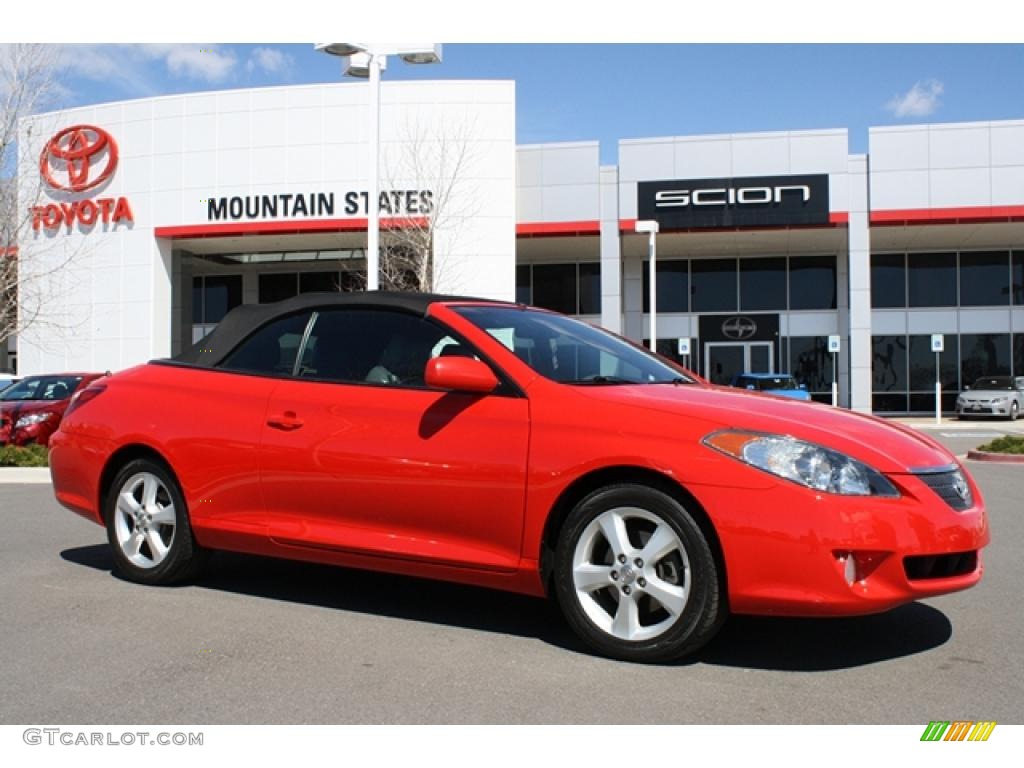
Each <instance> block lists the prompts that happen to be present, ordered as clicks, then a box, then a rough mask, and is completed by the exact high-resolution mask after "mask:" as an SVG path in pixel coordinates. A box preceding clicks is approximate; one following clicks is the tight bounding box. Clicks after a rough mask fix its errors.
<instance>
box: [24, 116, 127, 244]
mask: <svg viewBox="0 0 1024 768" xmlns="http://www.w3.org/2000/svg"><path fill="white" fill-rule="evenodd" d="M117 160H118V154H117V142H116V141H114V137H113V136H111V135H110V134H109V133H108V132H107V131H105V130H103V129H102V128H98V127H97V126H95V125H73V126H71V127H70V128H65V129H64V130H62V131H58V132H57V133H56V134H55V135H54V136H53V138H51V139H50V140H49V141H48V142H46V146H44V147H43V152H42V154H41V155H40V156H39V175H40V176H41V177H42V179H43V181H45V182H46V183H47V184H48V185H49V186H50V188H51V189H53V190H54V191H56V192H58V193H64V194H65V195H74V194H77V193H82V192H88V191H89V190H92V189H96V188H97V187H99V186H100V185H102V184H103V183H104V182H106V181H107V180H108V179H110V178H111V177H112V176H113V175H114V171H115V170H117ZM31 213H32V229H34V230H36V231H38V230H39V229H44V228H45V229H48V230H53V229H59V228H60V226H61V225H62V224H63V225H66V226H67V228H68V231H69V232H70V231H71V228H72V227H73V226H74V225H75V224H78V225H80V226H81V227H83V228H86V229H91V228H92V227H93V226H94V225H95V224H96V223H97V222H102V223H103V224H118V223H120V222H128V223H132V222H134V221H135V216H134V214H133V213H132V208H131V206H130V205H129V204H128V200H127V198H124V197H117V198H113V197H101V198H97V199H95V200H90V199H85V200H66V201H64V202H60V203H50V204H49V205H34V206H32V208H31Z"/></svg>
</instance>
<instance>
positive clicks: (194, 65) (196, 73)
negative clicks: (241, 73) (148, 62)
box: [140, 45, 238, 83]
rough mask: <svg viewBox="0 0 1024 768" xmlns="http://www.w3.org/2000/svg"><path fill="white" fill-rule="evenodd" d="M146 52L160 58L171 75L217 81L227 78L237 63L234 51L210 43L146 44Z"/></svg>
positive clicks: (144, 47)
mask: <svg viewBox="0 0 1024 768" xmlns="http://www.w3.org/2000/svg"><path fill="white" fill-rule="evenodd" d="M140 47H141V48H143V49H144V50H145V52H146V53H147V54H149V55H150V56H153V57H154V58H157V59H160V60H162V61H163V62H164V63H165V64H166V66H167V71H168V72H170V73H171V74H172V75H175V76H178V77H181V76H184V77H188V78H191V79H193V80H205V81H207V82H209V83H219V82H222V81H224V80H226V79H227V78H228V76H229V75H230V74H231V73H232V71H233V70H234V68H235V65H236V64H237V63H238V60H237V59H236V58H235V55H234V53H232V52H230V51H227V52H225V51H220V50H218V49H217V48H216V47H214V46H211V45H146V46H140Z"/></svg>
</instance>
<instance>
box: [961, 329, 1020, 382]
mask: <svg viewBox="0 0 1024 768" xmlns="http://www.w3.org/2000/svg"><path fill="white" fill-rule="evenodd" d="M960 370H961V377H962V380H963V383H964V386H968V385H972V384H974V381H975V379H978V378H980V377H981V376H1009V375H1010V334H1008V333H964V334H961V336H960Z"/></svg>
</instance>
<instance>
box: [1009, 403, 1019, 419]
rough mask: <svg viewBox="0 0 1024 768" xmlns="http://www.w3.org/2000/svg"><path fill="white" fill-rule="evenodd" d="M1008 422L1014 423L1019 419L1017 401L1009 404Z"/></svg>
mask: <svg viewBox="0 0 1024 768" xmlns="http://www.w3.org/2000/svg"><path fill="white" fill-rule="evenodd" d="M1009 418H1010V421H1016V420H1017V419H1018V418H1020V406H1019V405H1017V401H1016V400H1014V401H1013V402H1012V403H1010V417H1009Z"/></svg>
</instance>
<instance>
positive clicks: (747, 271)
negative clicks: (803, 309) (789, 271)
mask: <svg viewBox="0 0 1024 768" xmlns="http://www.w3.org/2000/svg"><path fill="white" fill-rule="evenodd" d="M785 308H786V260H785V259H784V258H773V259H740V310H741V311H743V312H753V311H759V310H784V309H785Z"/></svg>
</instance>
